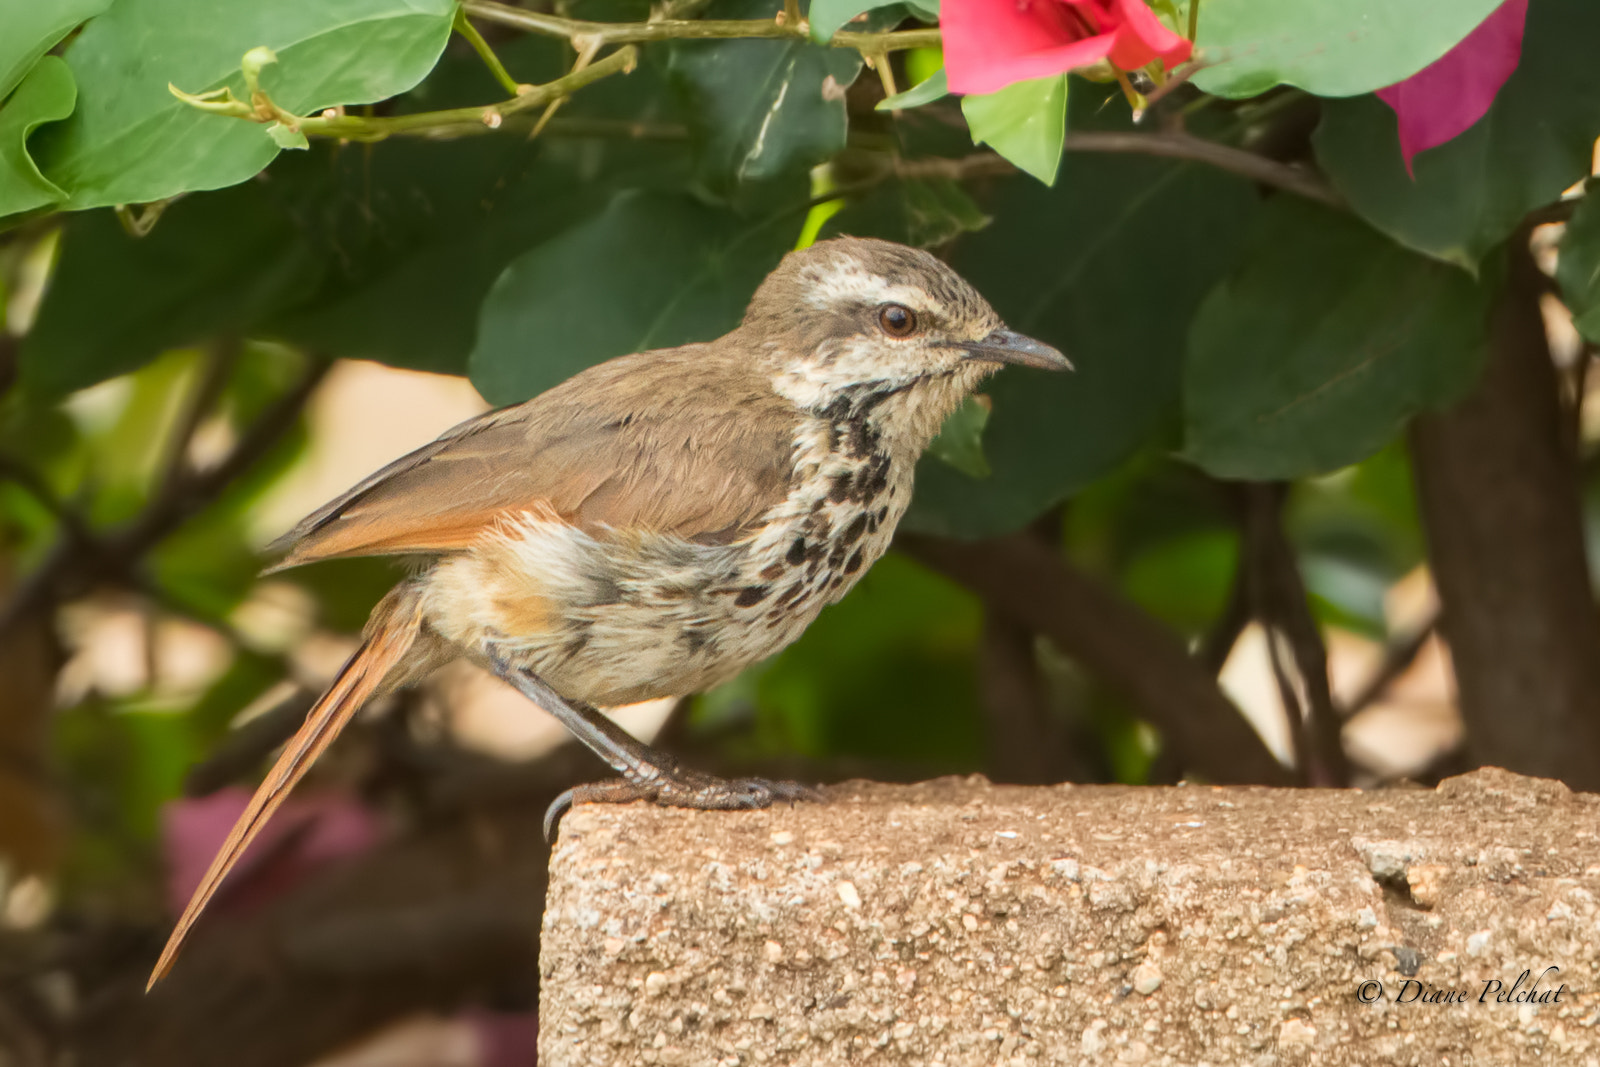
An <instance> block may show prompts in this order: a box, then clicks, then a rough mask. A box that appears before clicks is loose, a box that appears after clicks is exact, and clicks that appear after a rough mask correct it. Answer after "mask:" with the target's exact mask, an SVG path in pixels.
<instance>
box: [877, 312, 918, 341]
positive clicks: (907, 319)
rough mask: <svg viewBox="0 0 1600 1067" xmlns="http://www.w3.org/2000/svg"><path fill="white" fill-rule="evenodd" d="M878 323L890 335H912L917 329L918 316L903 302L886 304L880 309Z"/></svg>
mask: <svg viewBox="0 0 1600 1067" xmlns="http://www.w3.org/2000/svg"><path fill="white" fill-rule="evenodd" d="M878 325H879V326H881V327H883V332H884V333H886V334H888V335H889V336H890V337H910V336H911V335H912V334H913V333H915V332H916V331H917V316H916V314H915V313H914V312H913V311H912V310H911V309H910V308H908V307H905V306H904V305H902V304H885V305H883V307H881V308H879V309H878Z"/></svg>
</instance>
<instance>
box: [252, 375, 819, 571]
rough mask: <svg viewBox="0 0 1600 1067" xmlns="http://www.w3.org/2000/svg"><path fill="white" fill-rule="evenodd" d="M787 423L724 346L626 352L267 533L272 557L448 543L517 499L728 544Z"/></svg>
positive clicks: (526, 505)
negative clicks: (272, 535) (276, 535)
mask: <svg viewBox="0 0 1600 1067" xmlns="http://www.w3.org/2000/svg"><path fill="white" fill-rule="evenodd" d="M794 426H795V416H794V414H793V412H792V410H791V408H790V407H789V405H788V403H787V402H786V401H784V400H783V399H782V398H781V397H779V396H778V395H777V394H775V393H774V392H773V391H772V387H771V385H770V378H769V375H768V373H767V372H766V371H765V370H763V369H761V368H758V367H757V366H755V365H754V360H753V359H752V356H751V354H750V353H748V352H740V351H739V350H738V349H737V348H736V347H735V346H732V345H725V344H721V343H713V344H702V345H686V346H684V347H682V348H673V349H663V350H660V351H655V352H643V353H639V354H637V355H631V356H623V357H621V358H618V359H613V360H609V361H607V362H605V363H601V364H599V365H597V366H594V367H591V368H589V369H588V370H586V371H584V372H583V373H581V374H579V375H577V376H575V377H573V378H570V379H568V380H567V381H566V382H563V383H562V384H561V385H558V386H556V387H555V388H554V389H551V390H549V391H548V392H545V393H542V394H540V395H539V396H537V397H535V398H533V399H532V400H529V401H527V402H526V403H523V404H518V405H515V406H513V407H508V408H502V409H500V410H498V411H491V412H488V413H487V414H484V415H482V416H479V417H478V418H475V419H471V420H468V421H467V422H464V423H462V424H461V425H460V426H457V427H456V428H455V429H453V430H451V431H449V432H448V433H446V434H444V435H443V436H442V437H440V438H439V439H438V440H436V441H433V442H432V443H430V444H427V445H424V446H423V447H422V448H419V449H417V450H416V451H415V452H412V453H411V454H410V455H408V456H404V457H402V458H401V459H398V460H396V461H395V462H393V463H391V464H389V465H388V466H387V467H385V468H383V469H382V470H380V471H378V472H377V473H376V474H373V475H372V476H371V477H369V478H367V479H366V480H365V481H363V482H361V483H360V484H359V485H357V486H355V487H354V488H353V489H351V490H350V491H349V492H347V493H345V494H344V495H343V496H341V497H339V498H338V499H337V500H334V501H332V502H330V503H328V504H326V505H324V506H323V507H322V508H319V509H318V510H317V511H315V512H313V513H312V514H311V515H309V516H307V517H306V518H305V519H304V520H303V521H302V522H301V523H300V524H299V525H298V526H296V527H295V528H294V529H292V530H290V531H289V532H288V533H287V534H285V535H284V536H283V537H282V538H280V539H279V540H278V541H277V542H275V544H274V545H273V548H274V549H276V550H279V551H286V552H287V555H285V557H284V558H283V560H282V561H281V562H280V563H279V564H278V565H277V566H276V567H274V568H273V569H274V570H278V569H282V568H284V567H293V566H298V565H299V564H302V563H310V562H312V561H315V560H321V559H332V558H335V557H339V556H370V555H389V554H409V553H440V552H451V551H459V550H461V549H464V548H466V547H468V546H469V545H470V544H472V542H473V541H475V540H476V539H477V538H478V537H480V536H481V535H482V534H483V533H484V532H485V531H486V530H489V529H491V528H493V527H494V525H495V524H496V523H497V522H498V521H499V520H501V519H502V518H504V517H508V516H512V515H516V514H519V513H521V512H524V511H534V512H544V511H548V512H554V513H555V514H556V515H558V516H560V517H561V518H563V519H565V520H566V521H568V522H571V523H573V524H574V525H577V526H580V527H583V528H585V529H590V530H594V529H598V528H600V527H613V528H620V529H648V530H653V531H656V532H661V533H672V534H676V535H678V536H680V537H683V538H685V539H686V540H693V541H701V542H705V543H727V542H729V541H734V540H737V539H738V538H739V537H740V536H742V535H743V534H744V533H745V532H746V531H747V530H748V529H749V528H750V526H751V525H752V524H753V523H755V521H756V520H757V519H759V518H760V517H761V515H762V514H764V513H765V512H766V511H767V510H768V509H769V508H771V507H772V506H773V505H774V504H777V503H778V502H780V501H781V500H782V499H783V497H784V494H785V492H786V490H787V487H788V482H789V477H790V473H791V470H792V467H793V460H792V455H791V454H792V449H793V433H794Z"/></svg>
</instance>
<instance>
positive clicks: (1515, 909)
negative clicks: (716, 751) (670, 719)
mask: <svg viewBox="0 0 1600 1067" xmlns="http://www.w3.org/2000/svg"><path fill="white" fill-rule="evenodd" d="M831 796H832V797H833V800H832V802H831V803H829V804H826V805H801V806H797V807H794V808H788V807H780V808H778V809H776V810H772V811H763V812H743V813H703V812H686V811H673V810H667V809H659V808H653V807H648V806H644V805H630V806H627V807H617V808H607V807H600V806H590V807H583V808H580V809H578V810H577V811H575V812H573V813H571V814H569V815H568V816H567V818H566V821H565V822H564V823H563V824H562V828H561V837H560V840H559V842H558V846H557V848H556V852H555V855H554V857H553V859H552V861H551V885H550V898H549V905H548V908H547V910H546V913H545V918H544V940H543V949H542V958H541V972H542V982H543V986H542V990H543V992H542V1004H541V1034H540V1063H541V1064H543V1065H544V1067H569V1065H579V1064H581V1065H585V1067H610V1065H623V1064H629V1065H631V1064H692V1065H700V1064H706V1065H711V1064H716V1065H728V1067H732V1065H742V1064H785V1065H787V1064H844V1063H851V1064H856V1063H870V1064H884V1065H900V1064H905V1065H912V1064H915V1065H924V1064H972V1065H984V1067H989V1065H994V1064H1019V1065H1031V1064H1074V1065H1076V1064H1085V1065H1093V1064H1152V1065H1154V1064H1165V1065H1179V1064H1181V1065H1195V1067H1197V1065H1200V1064H1208V1065H1211V1067H1236V1065H1241V1067H1279V1065H1291V1064H1317V1065H1323V1064H1327V1065H1343V1064H1359V1065H1363V1067H1365V1065H1369V1064H1371V1065H1379V1064H1415V1065H1424V1064H1426V1065H1429V1067H1434V1065H1440V1067H1443V1065H1454V1067H1472V1065H1479V1067H1488V1065H1491V1064H1492V1065H1494V1067H1506V1065H1513V1064H1532V1063H1547V1064H1553V1065H1562V1067H1566V1065H1573V1067H1600V908H1597V903H1596V901H1597V897H1600V796H1594V795H1588V794H1573V793H1570V792H1568V791H1567V789H1566V788H1565V787H1564V786H1561V785H1560V784H1558V783H1554V782H1548V781H1542V780H1536V779H1529V778H1520V777H1517V776H1515V775H1512V774H1509V773H1507V772H1505V771H1499V770H1484V771H1478V772H1476V773H1473V774H1470V775H1466V776H1464V777H1460V778H1453V779H1450V780H1448V781H1446V782H1444V783H1443V784H1442V785H1441V786H1440V787H1439V788H1438V789H1437V790H1425V789H1391V790H1383V791H1373V792H1358V791H1353V790H1352V791H1310V790H1307V791H1290V790H1270V789H1237V788H1229V789H1222V788H1212V787H1208V786H1188V787H1183V786H1180V787H1176V788H1127V787H1090V786H1078V787H1073V786H1060V787H1053V788H1015V787H1001V786H991V785H989V784H988V783H987V782H984V781H982V780H981V779H976V780H957V779H943V780H939V781H935V782H929V783H924V784H922V785H918V786H909V787H903V786H883V785H873V784H865V783H850V784H846V785H842V786H838V787H835V788H834V789H833V790H832V791H831ZM1552 967H1554V968H1559V970H1547V969H1548V968H1552ZM1524 970H1527V971H1529V972H1530V975H1529V977H1528V978H1526V979H1524V980H1523V981H1522V984H1521V985H1520V986H1519V987H1515V989H1516V992H1515V993H1513V992H1512V991H1513V988H1514V983H1515V982H1516V980H1517V977H1518V975H1519V974H1521V973H1522V972H1523V971H1524ZM1408 979H1410V981H1411V982H1412V983H1414V984H1412V985H1407V984H1406V982H1407V980H1408ZM1535 979H1537V984H1536V985H1535V984H1532V983H1533V982H1534V980H1535ZM1495 981H1498V982H1500V983H1502V987H1501V988H1500V989H1499V990H1496V989H1495V987H1494V986H1493V985H1489V986H1488V992H1487V994H1485V984H1486V983H1493V982H1495ZM1363 983H1379V984H1380V985H1364V984H1363ZM1530 989H1531V991H1532V992H1531V996H1530V995H1529V991H1530ZM1497 993H1498V994H1499V999H1498V1000H1497ZM1364 998H1365V999H1370V1000H1371V1001H1372V1002H1371V1003H1363V999H1364ZM1397 1001H1403V1002H1397ZM1449 1001H1455V1002H1449Z"/></svg>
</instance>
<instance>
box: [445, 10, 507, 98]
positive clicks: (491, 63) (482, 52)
mask: <svg viewBox="0 0 1600 1067" xmlns="http://www.w3.org/2000/svg"><path fill="white" fill-rule="evenodd" d="M455 29H456V32H457V33H459V34H460V35H461V36H463V37H465V38H466V39H467V42H468V43H469V44H471V45H472V49H473V51H475V52H477V53H478V55H479V56H480V57H481V58H482V59H483V62H484V65H485V66H487V67H488V68H489V73H490V74H493V75H494V80H495V81H497V82H499V83H500V88H502V89H504V90H505V91H506V92H508V93H510V94H511V95H512V96H516V95H517V94H518V93H520V92H521V91H522V87H521V86H520V85H519V84H518V83H517V79H515V78H513V77H512V76H511V72H510V71H508V70H506V68H505V64H503V63H501V62H500V57H499V56H497V55H495V54H494V49H492V48H490V47H489V42H488V41H485V40H484V39H483V34H481V33H479V32H478V28H477V27H476V26H474V25H473V24H472V22H471V20H469V19H468V18H467V12H466V10H465V9H464V8H459V7H458V8H456V21H455Z"/></svg>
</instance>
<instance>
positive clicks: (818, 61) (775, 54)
mask: <svg viewBox="0 0 1600 1067" xmlns="http://www.w3.org/2000/svg"><path fill="white" fill-rule="evenodd" d="M724 8H725V9H724ZM715 14H716V16H717V17H720V18H767V17H770V16H771V14H772V6H771V5H770V4H769V3H766V2H764V0H749V2H744V0H740V2H737V3H732V4H728V5H724V6H723V8H719V9H718V10H717V11H716V12H715ZM860 71H861V56H860V54H859V53H857V52H855V51H854V50H853V49H849V48H825V47H821V46H818V45H815V44H812V43H811V42H809V41H793V40H790V41H763V40H746V41H677V42H674V43H673V48H672V72H673V75H674V77H675V79H676V80H677V82H678V84H679V85H680V86H681V88H682V90H683V92H684V95H685V96H686V98H687V99H688V101H689V105H690V107H689V116H690V127H691V132H692V133H693V134H694V136H695V139H696V142H697V146H698V148H699V151H700V156H701V166H702V172H703V174H704V178H705V181H706V183H707V185H708V186H710V188H712V189H713V190H714V191H716V192H718V193H719V194H723V195H729V194H732V193H733V192H735V191H737V190H738V189H739V188H740V187H741V186H743V185H746V184H753V183H761V182H765V181H770V180H772V179H775V178H779V177H782V176H784V175H786V174H788V173H790V172H792V171H795V170H800V169H806V168H809V167H811V166H812V165H814V164H816V163H820V162H821V161H823V160H824V159H827V158H828V157H829V156H831V155H833V154H834V153H835V152H837V151H838V150H839V149H841V148H843V147H844V143H845V133H846V129H847V122H846V118H845V106H844V98H845V90H846V89H848V88H849V87H850V84H851V83H852V82H854V81H855V80H856V75H857V74H859V73H860Z"/></svg>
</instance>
